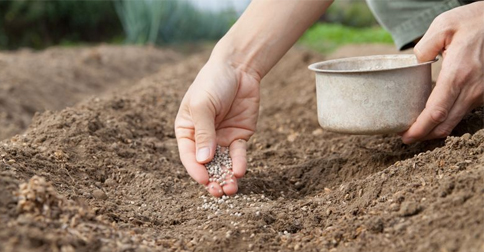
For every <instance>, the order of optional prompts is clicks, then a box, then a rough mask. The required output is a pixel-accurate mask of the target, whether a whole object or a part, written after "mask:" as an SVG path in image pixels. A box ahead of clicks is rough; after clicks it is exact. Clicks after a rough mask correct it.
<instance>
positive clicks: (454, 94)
mask: <svg viewBox="0 0 484 252" xmlns="http://www.w3.org/2000/svg"><path fill="white" fill-rule="evenodd" d="M414 52H415V54H416V56H417V58H418V60H419V61H420V62H425V61H429V60H433V59H434V58H435V57H437V55H438V54H439V53H442V56H443V62H442V70H441V71H440V74H439V77H438V79H437V83H436V85H435V88H434V89H433V91H432V93H431V94H430V97H429V99H428V101H427V104H426V106H425V109H424V110H423V111H422V113H421V114H420V115H419V117H418V118H417V120H416V121H415V123H414V124H413V125H412V126H411V127H410V128H409V129H408V130H407V131H406V132H404V133H403V135H402V140H403V142H404V143H407V144H410V143H414V142H416V141H421V140H428V139H434V138H443V137H446V136H448V135H449V134H450V133H451V131H452V130H453V129H454V127H455V126H456V125H457V124H458V123H459V122H460V121H461V120H462V118H463V117H464V116H465V115H466V114H467V113H468V112H470V111H471V110H472V109H473V108H475V107H478V106H480V105H482V104H484V2H476V3H473V4H469V5H466V6H462V7H458V8H455V9H452V10H450V11H447V12H445V13H442V14H441V15H439V16H438V17H437V18H435V20H434V21H433V22H432V24H431V25H430V27H429V29H428V31H427V32H426V33H425V35H424V36H423V37H422V39H421V40H420V42H419V43H418V44H417V45H416V46H415V49H414Z"/></svg>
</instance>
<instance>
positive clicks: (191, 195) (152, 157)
mask: <svg viewBox="0 0 484 252" xmlns="http://www.w3.org/2000/svg"><path fill="white" fill-rule="evenodd" d="M72 50H75V49H72ZM123 50H125V51H129V50H133V49H130V48H125V49H123ZM341 50H348V51H350V50H355V48H351V47H349V48H343V49H341ZM358 50H359V49H358ZM381 50H382V51H385V50H388V48H387V47H384V46H382V48H381ZM377 52H378V50H377ZM167 53H169V54H173V55H171V56H169V57H170V59H171V60H170V63H169V64H164V65H163V67H161V69H160V70H159V71H158V72H157V73H155V74H153V75H151V76H149V77H146V78H144V79H143V80H141V81H139V82H137V83H136V82H135V81H132V83H131V84H132V85H124V86H123V87H122V88H118V89H117V91H111V92H109V93H108V94H104V95H98V96H94V97H91V98H85V97H84V98H83V99H82V101H80V102H79V103H77V105H74V106H73V107H69V108H65V109H63V110H59V111H56V112H52V111H46V112H43V113H37V114H36V115H35V116H34V118H33V120H32V122H31V123H30V126H29V127H28V129H27V130H26V131H25V132H23V133H21V134H19V135H16V136H13V137H9V138H8V139H6V140H4V141H3V142H1V145H0V156H1V158H2V159H1V162H0V223H2V228H1V229H0V251H63V252H65V251H211V252H212V251H228V250H229V249H232V250H234V251H293V250H298V251H484V232H483V231H484V165H483V163H484V154H483V153H484V130H483V116H482V109H477V110H476V111H474V112H472V114H470V115H469V116H467V117H466V119H465V120H464V121H463V122H462V123H461V124H460V125H459V127H458V129H457V130H456V132H454V136H451V137H448V138H447V139H445V140H435V141H429V142H424V143H418V144H413V145H404V144H402V142H401V140H400V139H399V137H398V136H393V135H376V136H355V135H342V134H336V133H331V132H326V131H324V130H322V129H320V127H319V126H318V122H317V118H316V99H315V87H314V79H313V78H314V77H313V76H312V73H310V72H309V71H308V70H307V65H308V64H309V63H312V62H315V61H318V60H321V59H322V57H321V56H319V55H317V54H314V53H311V52H308V51H304V50H301V49H293V50H291V51H290V52H289V53H288V54H287V55H286V56H285V57H284V58H283V59H282V60H281V62H279V64H278V65H277V66H276V67H275V68H274V69H273V70H272V71H271V73H270V74H269V75H268V76H267V77H266V78H265V79H264V80H263V83H262V84H261V98H262V104H261V113H260V119H259V125H258V131H257V133H256V135H254V137H253V138H252V139H251V141H250V142H249V150H248V158H249V168H248V172H247V174H246V176H245V177H244V178H243V179H242V180H241V181H240V192H239V193H238V194H237V195H236V196H235V197H224V198H221V199H215V198H212V197H211V196H209V195H208V194H207V193H206V192H205V190H204V188H203V186H201V185H198V184H197V183H195V182H193V181H192V180H191V179H190V178H189V176H188V175H187V173H186V172H185V170H184V168H183V166H182V165H181V163H180V161H179V158H178V153H177V146H176V140H175V136H174V133H173V123H174V118H175V115H176V113H177V109H178V106H179V103H180V101H181V98H182V97H183V95H184V93H185V91H186V89H187V88H188V86H189V85H190V83H191V81H192V80H193V79H194V78H195V75H196V74H197V71H198V70H199V69H200V68H201V66H202V65H203V63H204V61H205V60H206V59H207V56H208V53H207V52H202V53H200V54H195V55H193V56H191V57H181V56H180V55H174V53H173V52H167ZM355 54H356V53H355ZM66 55H68V54H66ZM9 57H12V60H13V59H15V58H16V56H15V54H12V55H10V56H9ZM19 57H21V55H19ZM137 60H140V59H139V58H138V59H137ZM69 61H70V59H68V58H63V55H58V57H57V56H56V57H52V58H51V62H49V63H46V64H54V65H55V64H60V63H55V62H69ZM135 61H136V60H135ZM10 64H12V66H15V64H14V63H10ZM135 65H136V64H134V65H133V67H135ZM86 67H91V66H90V64H87V65H86ZM53 68H54V67H53ZM66 71H68V70H66ZM139 71H142V70H139ZM143 71H144V70H143ZM58 74H59V75H60V74H61V73H60V72H59V73H56V72H51V75H50V76H49V75H47V76H46V77H45V79H39V81H40V80H45V82H38V83H39V85H41V86H37V88H36V89H38V90H40V89H42V88H44V87H45V88H48V89H55V88H56V87H55V86H52V85H54V84H53V83H55V82H52V83H50V82H49V81H48V80H49V79H56V78H58V76H57V75H58ZM62 74H70V73H66V72H62ZM25 75H26V76H27V77H28V76H30V75H34V73H33V72H32V73H25ZM34 76H35V75H34ZM66 82H69V80H66ZM108 82H109V81H108ZM55 85H59V84H58V83H56V84H55ZM65 85H70V84H69V83H65ZM79 85H82V84H79ZM79 85H76V87H78V88H83V87H81V86H79ZM100 85H102V83H101V84H100ZM106 85H108V84H106ZM111 90H112V89H111ZM96 92H99V91H94V92H93V93H96ZM73 93H75V92H74V91H73ZM93 93H90V95H92V94H93ZM18 95H19V97H20V96H21V95H22V93H20V94H18ZM68 95H69V93H66V96H68ZM45 97H46V96H45ZM18 99H19V101H22V102H26V103H27V104H28V101H24V100H20V99H21V98H18ZM53 99H55V98H53ZM66 100H69V99H66ZM69 105H71V104H65V105H63V106H69ZM59 106H61V105H59ZM3 109H4V108H3ZM53 109H55V108H53ZM37 111H42V109H38V110H37ZM22 116H25V117H27V114H23V115H22ZM8 119H9V118H6V119H5V120H6V123H8ZM2 123H3V122H2ZM5 134H7V135H8V133H5Z"/></svg>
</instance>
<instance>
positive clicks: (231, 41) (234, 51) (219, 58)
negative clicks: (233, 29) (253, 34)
mask: <svg viewBox="0 0 484 252" xmlns="http://www.w3.org/2000/svg"><path fill="white" fill-rule="evenodd" d="M249 41H252V42H253V41H254V40H249ZM257 54H258V52H257V50H256V47H255V46H251V45H249V43H245V42H244V41H241V40H238V39H237V38H236V37H234V36H232V34H230V33H228V34H226V35H225V36H224V37H223V38H222V39H220V41H219V42H218V43H217V44H216V45H215V47H214V49H213V51H212V54H211V55H210V59H209V61H211V62H217V63H223V64H228V65H230V66H231V67H232V68H233V69H234V70H236V71H237V72H242V73H245V74H249V75H251V76H252V77H254V78H255V79H257V80H258V81H260V80H261V79H262V78H263V77H264V76H265V74H266V73H267V71H266V70H265V69H264V68H263V66H262V64H261V63H260V62H258V60H257Z"/></svg>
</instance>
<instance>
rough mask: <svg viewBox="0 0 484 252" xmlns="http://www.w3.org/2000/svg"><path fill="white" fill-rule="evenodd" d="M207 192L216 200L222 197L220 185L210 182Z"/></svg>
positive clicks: (222, 192)
mask: <svg viewBox="0 0 484 252" xmlns="http://www.w3.org/2000/svg"><path fill="white" fill-rule="evenodd" d="M207 190H208V192H209V193H210V194H212V195H213V196H215V197H217V198H220V197H222V195H224V191H223V190H222V187H220V185H219V184H217V183H215V182H211V183H210V184H208V186H207Z"/></svg>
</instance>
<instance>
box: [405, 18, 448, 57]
mask: <svg viewBox="0 0 484 252" xmlns="http://www.w3.org/2000/svg"><path fill="white" fill-rule="evenodd" d="M442 20H443V18H442V17H437V18H436V19H435V20H434V21H433V22H432V24H431V25H430V27H429V29H428V30H427V32H426V33H425V34H424V36H423V37H422V39H420V41H419V42H418V43H417V44H416V45H415V47H414V49H413V51H414V53H415V56H417V60H418V61H419V62H426V61H430V60H433V59H435V58H436V57H437V55H439V53H440V52H442V51H444V49H445V47H446V44H445V41H446V38H447V37H448V36H449V34H448V32H447V30H445V31H444V30H443V28H442V26H443V25H445V23H443V22H444V21H442Z"/></svg>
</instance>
